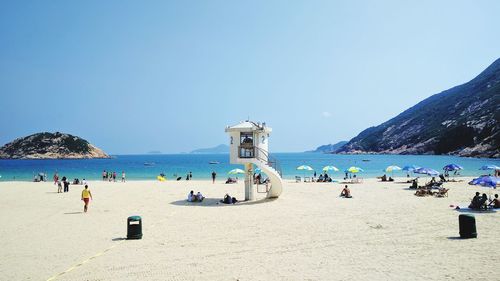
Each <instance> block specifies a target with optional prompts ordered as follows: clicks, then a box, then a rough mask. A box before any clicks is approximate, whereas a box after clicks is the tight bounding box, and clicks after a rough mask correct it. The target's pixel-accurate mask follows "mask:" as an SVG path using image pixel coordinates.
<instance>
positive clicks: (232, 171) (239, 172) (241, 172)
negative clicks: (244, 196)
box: [228, 169, 245, 175]
mask: <svg viewBox="0 0 500 281" xmlns="http://www.w3.org/2000/svg"><path fill="white" fill-rule="evenodd" d="M244 173H245V171H243V170H242V169H233V170H231V171H229V172H228V174H230V175H236V174H244Z"/></svg>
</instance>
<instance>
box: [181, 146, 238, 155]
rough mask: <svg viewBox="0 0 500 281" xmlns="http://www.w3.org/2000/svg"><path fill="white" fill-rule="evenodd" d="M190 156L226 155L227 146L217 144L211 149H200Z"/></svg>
mask: <svg viewBox="0 0 500 281" xmlns="http://www.w3.org/2000/svg"><path fill="white" fill-rule="evenodd" d="M190 153H191V154H226V153H229V146H228V145H226V144H219V145H218V146H215V147H211V148H200V149H195V150H193V151H191V152H190Z"/></svg>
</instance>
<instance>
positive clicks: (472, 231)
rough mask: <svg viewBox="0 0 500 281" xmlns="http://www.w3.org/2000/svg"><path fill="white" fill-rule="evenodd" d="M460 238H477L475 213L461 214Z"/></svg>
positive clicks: (459, 217) (459, 222)
mask: <svg viewBox="0 0 500 281" xmlns="http://www.w3.org/2000/svg"><path fill="white" fill-rule="evenodd" d="M458 224H459V227H460V238H477V232H476V218H475V217H474V216H473V215H459V216H458Z"/></svg>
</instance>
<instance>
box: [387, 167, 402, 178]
mask: <svg viewBox="0 0 500 281" xmlns="http://www.w3.org/2000/svg"><path fill="white" fill-rule="evenodd" d="M384 171H385V172H387V173H391V175H392V176H393V177H394V171H401V168H400V167H398V166H394V165H393V166H389V167H387V168H385V170H384Z"/></svg>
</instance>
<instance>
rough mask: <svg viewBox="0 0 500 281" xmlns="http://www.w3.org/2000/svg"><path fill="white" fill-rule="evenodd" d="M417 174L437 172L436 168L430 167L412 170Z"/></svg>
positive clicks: (435, 174)
mask: <svg viewBox="0 0 500 281" xmlns="http://www.w3.org/2000/svg"><path fill="white" fill-rule="evenodd" d="M414 172H415V173H417V174H424V175H429V176H433V177H435V176H439V172H438V171H436V170H433V169H431V168H419V169H416V170H415V171H414Z"/></svg>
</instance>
